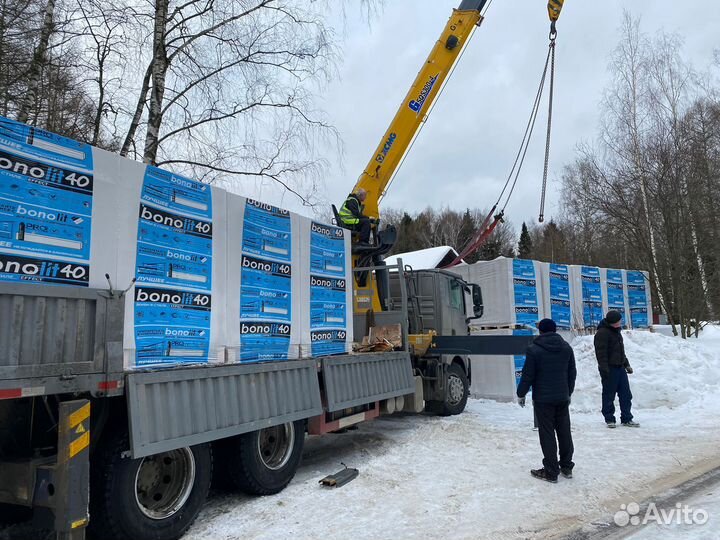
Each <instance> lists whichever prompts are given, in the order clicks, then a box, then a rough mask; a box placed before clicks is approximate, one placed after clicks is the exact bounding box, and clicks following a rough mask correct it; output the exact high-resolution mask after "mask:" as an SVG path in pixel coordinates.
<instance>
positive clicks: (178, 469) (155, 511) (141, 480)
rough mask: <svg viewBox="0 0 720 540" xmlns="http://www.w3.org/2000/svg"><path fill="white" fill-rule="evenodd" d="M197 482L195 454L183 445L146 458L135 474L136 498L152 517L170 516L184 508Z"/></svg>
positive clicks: (145, 512)
mask: <svg viewBox="0 0 720 540" xmlns="http://www.w3.org/2000/svg"><path fill="white" fill-rule="evenodd" d="M194 485H195V458H194V456H193V453H192V451H191V450H190V449H189V448H179V449H177V450H172V451H170V452H163V453H162V454H155V455H154V456H148V457H146V458H143V460H142V462H141V463H140V467H138V470H137V474H136V475H135V501H136V502H137V505H138V508H140V511H141V512H142V513H143V514H145V515H146V516H147V517H149V518H150V519H167V518H169V517H170V516H172V515H174V514H175V513H176V512H178V510H180V509H181V508H182V507H183V506H184V505H185V503H186V502H187V500H188V497H190V492H191V491H192V488H193V486H194Z"/></svg>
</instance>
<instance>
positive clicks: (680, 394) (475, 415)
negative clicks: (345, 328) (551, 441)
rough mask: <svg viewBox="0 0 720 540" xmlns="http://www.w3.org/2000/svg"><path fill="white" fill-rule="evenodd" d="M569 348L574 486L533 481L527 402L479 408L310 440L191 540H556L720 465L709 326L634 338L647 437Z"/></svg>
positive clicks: (704, 529)
mask: <svg viewBox="0 0 720 540" xmlns="http://www.w3.org/2000/svg"><path fill="white" fill-rule="evenodd" d="M573 345H574V348H575V352H576V357H577V364H578V381H577V386H576V392H575V394H574V395H573V403H572V407H571V409H572V421H573V437H574V441H575V450H576V451H575V458H574V460H575V463H576V468H575V473H574V478H572V479H570V480H568V479H564V478H560V480H559V483H558V484H548V483H546V482H541V481H538V480H535V479H533V478H532V477H531V476H530V474H529V470H530V468H536V467H539V466H540V465H541V453H540V448H539V444H538V440H537V432H535V431H533V430H532V423H533V422H532V407H531V406H528V407H526V408H525V409H521V408H520V407H518V406H517V405H516V404H512V403H496V402H491V401H478V400H471V401H470V402H469V403H468V408H467V411H466V412H465V413H464V414H462V415H460V416H456V417H450V418H438V417H433V416H409V415H408V416H399V415H395V416H390V417H384V418H381V419H378V420H376V421H374V422H371V423H368V424H367V425H363V426H361V427H360V428H359V429H358V430H355V431H349V432H347V433H342V434H336V435H328V436H325V437H322V438H310V439H308V440H307V442H306V451H305V455H304V462H303V465H302V466H301V468H300V470H299V471H298V474H297V476H296V478H295V480H294V481H293V482H292V483H291V484H290V486H289V487H288V488H287V489H286V490H285V491H283V492H282V493H280V494H278V495H276V496H272V497H264V498H248V497H244V496H240V495H236V494H221V493H215V494H214V495H213V496H212V497H211V498H210V500H209V501H208V503H207V505H206V506H205V509H204V510H203V512H202V513H201V515H200V516H199V518H198V520H197V521H196V523H195V525H194V526H193V527H192V528H191V529H190V531H189V532H188V533H187V535H186V536H185V538H186V539H187V540H221V539H222V540H231V539H233V540H234V539H247V538H263V539H264V538H267V539H275V538H296V539H306V538H307V539H311V538H331V539H334V538H338V539H340V538H352V539H354V540H358V539H371V538H372V539H376V538H383V539H384V538H442V537H448V536H452V537H453V538H467V539H470V538H560V537H563V536H565V535H567V534H570V533H572V532H578V531H582V529H583V527H587V526H588V525H590V524H596V526H597V525H599V526H603V525H604V524H607V525H610V526H612V521H613V516H614V515H615V514H616V513H617V512H618V511H620V510H621V508H622V505H626V506H627V505H628V504H631V503H633V502H637V503H642V502H643V501H646V500H648V499H649V498H650V497H651V496H653V495H655V494H658V493H662V492H665V491H666V490H667V489H668V488H670V487H672V486H674V485H677V484H680V483H682V482H685V481H687V480H688V479H690V478H693V477H694V476H699V475H701V474H703V473H704V472H706V471H708V470H711V469H713V468H716V467H718V466H720V455H719V454H718V452H717V448H718V447H720V415H718V412H720V353H717V352H716V351H717V350H718V345H720V331H718V330H717V329H716V328H710V329H709V331H708V332H707V335H706V336H705V337H704V338H702V339H700V340H695V341H682V340H680V339H676V338H671V337H667V336H663V335H658V334H650V333H647V332H630V333H628V334H626V348H627V353H628V356H629V358H630V362H631V364H632V365H633V367H634V368H635V374H634V375H632V376H631V387H632V391H633V394H634V396H635V397H634V407H633V410H634V413H635V415H636V420H638V421H639V422H640V423H641V424H642V426H641V427H640V428H638V429H635V428H624V427H623V428H620V427H619V428H617V429H615V430H610V429H607V428H606V427H605V424H604V422H603V418H602V416H601V415H600V413H599V412H598V411H599V408H600V384H599V377H598V374H597V364H596V362H595V359H594V355H593V350H592V338H590V337H582V338H578V339H576V340H575V342H574V344H573ZM340 462H344V463H346V464H347V465H348V466H349V467H356V468H358V469H359V470H360V476H359V477H358V478H357V479H356V480H354V481H352V482H351V483H350V484H348V485H346V486H344V487H342V488H339V489H334V490H333V489H326V488H322V487H320V486H319V485H318V480H320V479H321V478H322V477H324V476H325V475H327V474H330V473H333V472H337V471H338V470H339V469H340V468H341V467H342V466H341V465H340ZM703 497H706V498H707V497H709V498H710V499H709V500H705V499H702V500H701V502H702V503H703V504H706V505H707V506H708V512H709V513H710V515H709V520H708V522H707V523H706V524H704V525H702V526H697V527H696V529H695V530H694V531H693V533H705V534H706V535H709V536H704V537H706V538H710V537H716V536H717V531H719V530H720V515H714V512H719V511H720V506H718V504H717V501H718V497H717V492H715V495H712V494H710V495H708V494H707V493H705V494H704V495H703ZM712 531H716V532H715V533H712ZM627 532H628V534H629V533H631V531H630V530H629V529H628V531H627ZM676 533H678V531H677V530H675V531H674V533H673V532H672V531H671V532H670V533H669V534H670V536H667V537H668V538H670V537H675V536H674V534H676ZM645 534H650V533H645ZM581 537H582V536H581ZM646 537H648V536H643V537H642V538H646ZM702 537H703V536H692V538H702ZM20 538H37V536H32V535H30V533H29V532H28V531H27V530H26V529H23V528H22V527H17V526H16V527H11V528H7V529H5V530H4V531H2V532H0V539H2V540H6V539H12V540H19V539H20Z"/></svg>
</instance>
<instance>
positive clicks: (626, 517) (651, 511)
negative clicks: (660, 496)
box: [614, 502, 710, 527]
mask: <svg viewBox="0 0 720 540" xmlns="http://www.w3.org/2000/svg"><path fill="white" fill-rule="evenodd" d="M708 519H710V516H709V515H708V513H707V510H703V509H702V508H692V507H690V506H688V505H687V504H685V505H684V504H682V503H677V504H676V505H675V506H674V507H672V508H658V507H657V505H656V504H655V503H654V502H651V503H650V504H649V505H648V507H647V508H646V509H645V512H644V514H643V513H641V508H640V505H639V504H638V503H636V502H631V503H630V504H623V505H620V510H619V511H618V512H616V513H615V517H614V521H615V525H617V526H618V527H625V526H627V525H647V524H648V523H657V524H658V525H705V523H707V522H708Z"/></svg>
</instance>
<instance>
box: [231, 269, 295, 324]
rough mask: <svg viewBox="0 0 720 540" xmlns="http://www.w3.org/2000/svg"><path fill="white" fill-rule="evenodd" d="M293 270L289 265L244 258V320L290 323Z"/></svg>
mask: <svg viewBox="0 0 720 540" xmlns="http://www.w3.org/2000/svg"><path fill="white" fill-rule="evenodd" d="M291 277H292V267H291V266H290V265H289V264H288V263H280V262H274V261H266V260H263V259H260V258H256V257H250V256H249V255H243V256H242V279H241V283H242V285H241V289H240V319H241V320H252V319H270V320H278V321H283V322H290V319H291V312H292V280H291Z"/></svg>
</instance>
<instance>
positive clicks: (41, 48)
mask: <svg viewBox="0 0 720 540" xmlns="http://www.w3.org/2000/svg"><path fill="white" fill-rule="evenodd" d="M54 16H55V0H48V3H47V4H46V5H45V15H44V17H43V24H42V28H41V29H40V41H39V42H38V45H37V47H36V48H35V52H34V53H33V57H32V61H31V63H30V70H29V73H28V88H27V92H26V93H25V97H24V98H23V100H22V102H21V103H20V110H19V111H18V116H17V119H18V121H19V122H27V120H28V117H29V116H30V108H31V107H32V106H33V105H34V104H35V103H36V101H37V98H38V95H37V94H38V88H39V86H40V74H41V73H42V68H43V66H44V65H45V63H46V60H47V49H48V44H49V43H50V35H51V34H52V31H53V17H54Z"/></svg>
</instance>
